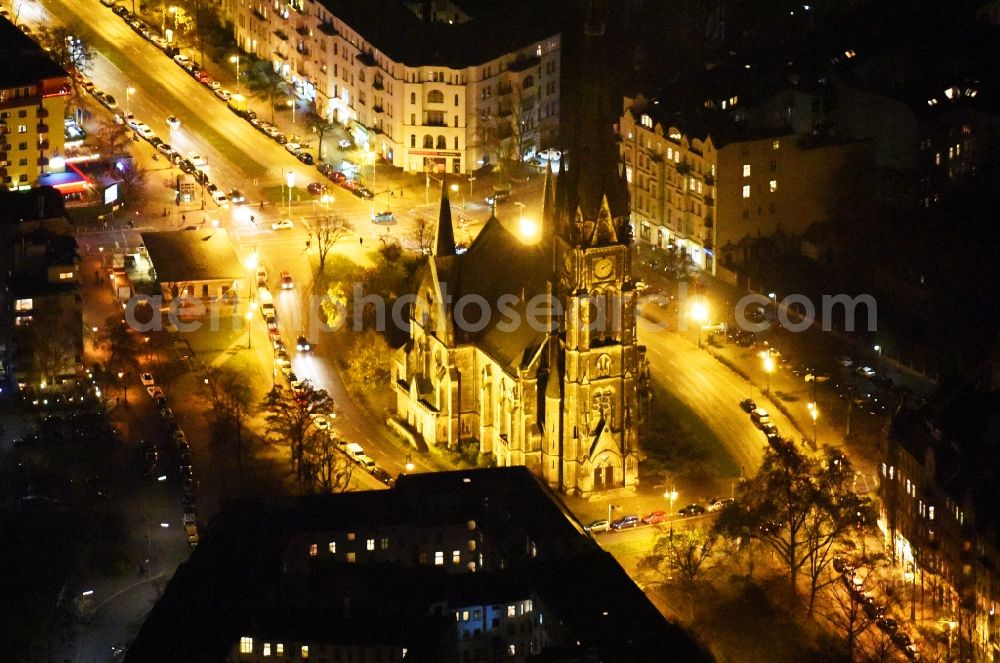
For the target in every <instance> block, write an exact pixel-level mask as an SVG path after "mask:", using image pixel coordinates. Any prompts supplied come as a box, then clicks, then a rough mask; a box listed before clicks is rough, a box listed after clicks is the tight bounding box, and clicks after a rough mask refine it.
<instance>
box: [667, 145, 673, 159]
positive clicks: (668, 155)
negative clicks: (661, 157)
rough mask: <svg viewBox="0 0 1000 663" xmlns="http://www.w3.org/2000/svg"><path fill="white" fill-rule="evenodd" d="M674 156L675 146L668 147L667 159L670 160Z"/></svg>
mask: <svg viewBox="0 0 1000 663" xmlns="http://www.w3.org/2000/svg"><path fill="white" fill-rule="evenodd" d="M673 158H674V148H672V147H668V148H667V160H668V161H669V160H670V159H673Z"/></svg>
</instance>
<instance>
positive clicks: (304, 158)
mask: <svg viewBox="0 0 1000 663" xmlns="http://www.w3.org/2000/svg"><path fill="white" fill-rule="evenodd" d="M295 158H296V159H298V160H299V161H301V162H302V163H304V164H305V165H307V166H311V165H313V164H314V163H316V160H315V159H313V155H311V154H310V153H308V152H296V153H295Z"/></svg>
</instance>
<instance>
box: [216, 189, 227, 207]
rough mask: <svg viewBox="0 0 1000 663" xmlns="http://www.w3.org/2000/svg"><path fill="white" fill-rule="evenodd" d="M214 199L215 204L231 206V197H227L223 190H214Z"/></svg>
mask: <svg viewBox="0 0 1000 663" xmlns="http://www.w3.org/2000/svg"><path fill="white" fill-rule="evenodd" d="M212 200H213V201H215V204H216V205H218V206H219V207H229V199H228V198H226V194H224V193H222V192H221V191H213V192H212Z"/></svg>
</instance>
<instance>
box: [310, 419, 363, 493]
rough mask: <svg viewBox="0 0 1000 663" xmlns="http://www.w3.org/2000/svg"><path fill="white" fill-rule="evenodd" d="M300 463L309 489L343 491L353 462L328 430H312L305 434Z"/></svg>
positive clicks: (346, 485)
mask: <svg viewBox="0 0 1000 663" xmlns="http://www.w3.org/2000/svg"><path fill="white" fill-rule="evenodd" d="M302 463H303V465H304V473H305V475H306V477H307V482H306V485H307V487H308V489H309V490H313V491H316V492H320V493H343V492H345V491H346V490H347V489H348V488H349V487H350V484H351V475H352V473H353V471H354V462H353V461H352V460H351V459H350V458H348V456H347V454H346V453H344V452H343V451H341V450H340V448H339V447H338V445H337V441H336V439H334V437H333V436H332V435H330V433H329V431H322V430H313V431H311V432H310V433H309V434H308V435H307V436H306V441H305V444H304V445H303V448H302Z"/></svg>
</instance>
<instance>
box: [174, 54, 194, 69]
mask: <svg viewBox="0 0 1000 663" xmlns="http://www.w3.org/2000/svg"><path fill="white" fill-rule="evenodd" d="M174 62H176V63H177V64H179V65H180V66H182V67H183V66H185V65H189V64H191V58H189V57H188V56H186V55H175V56H174Z"/></svg>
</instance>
